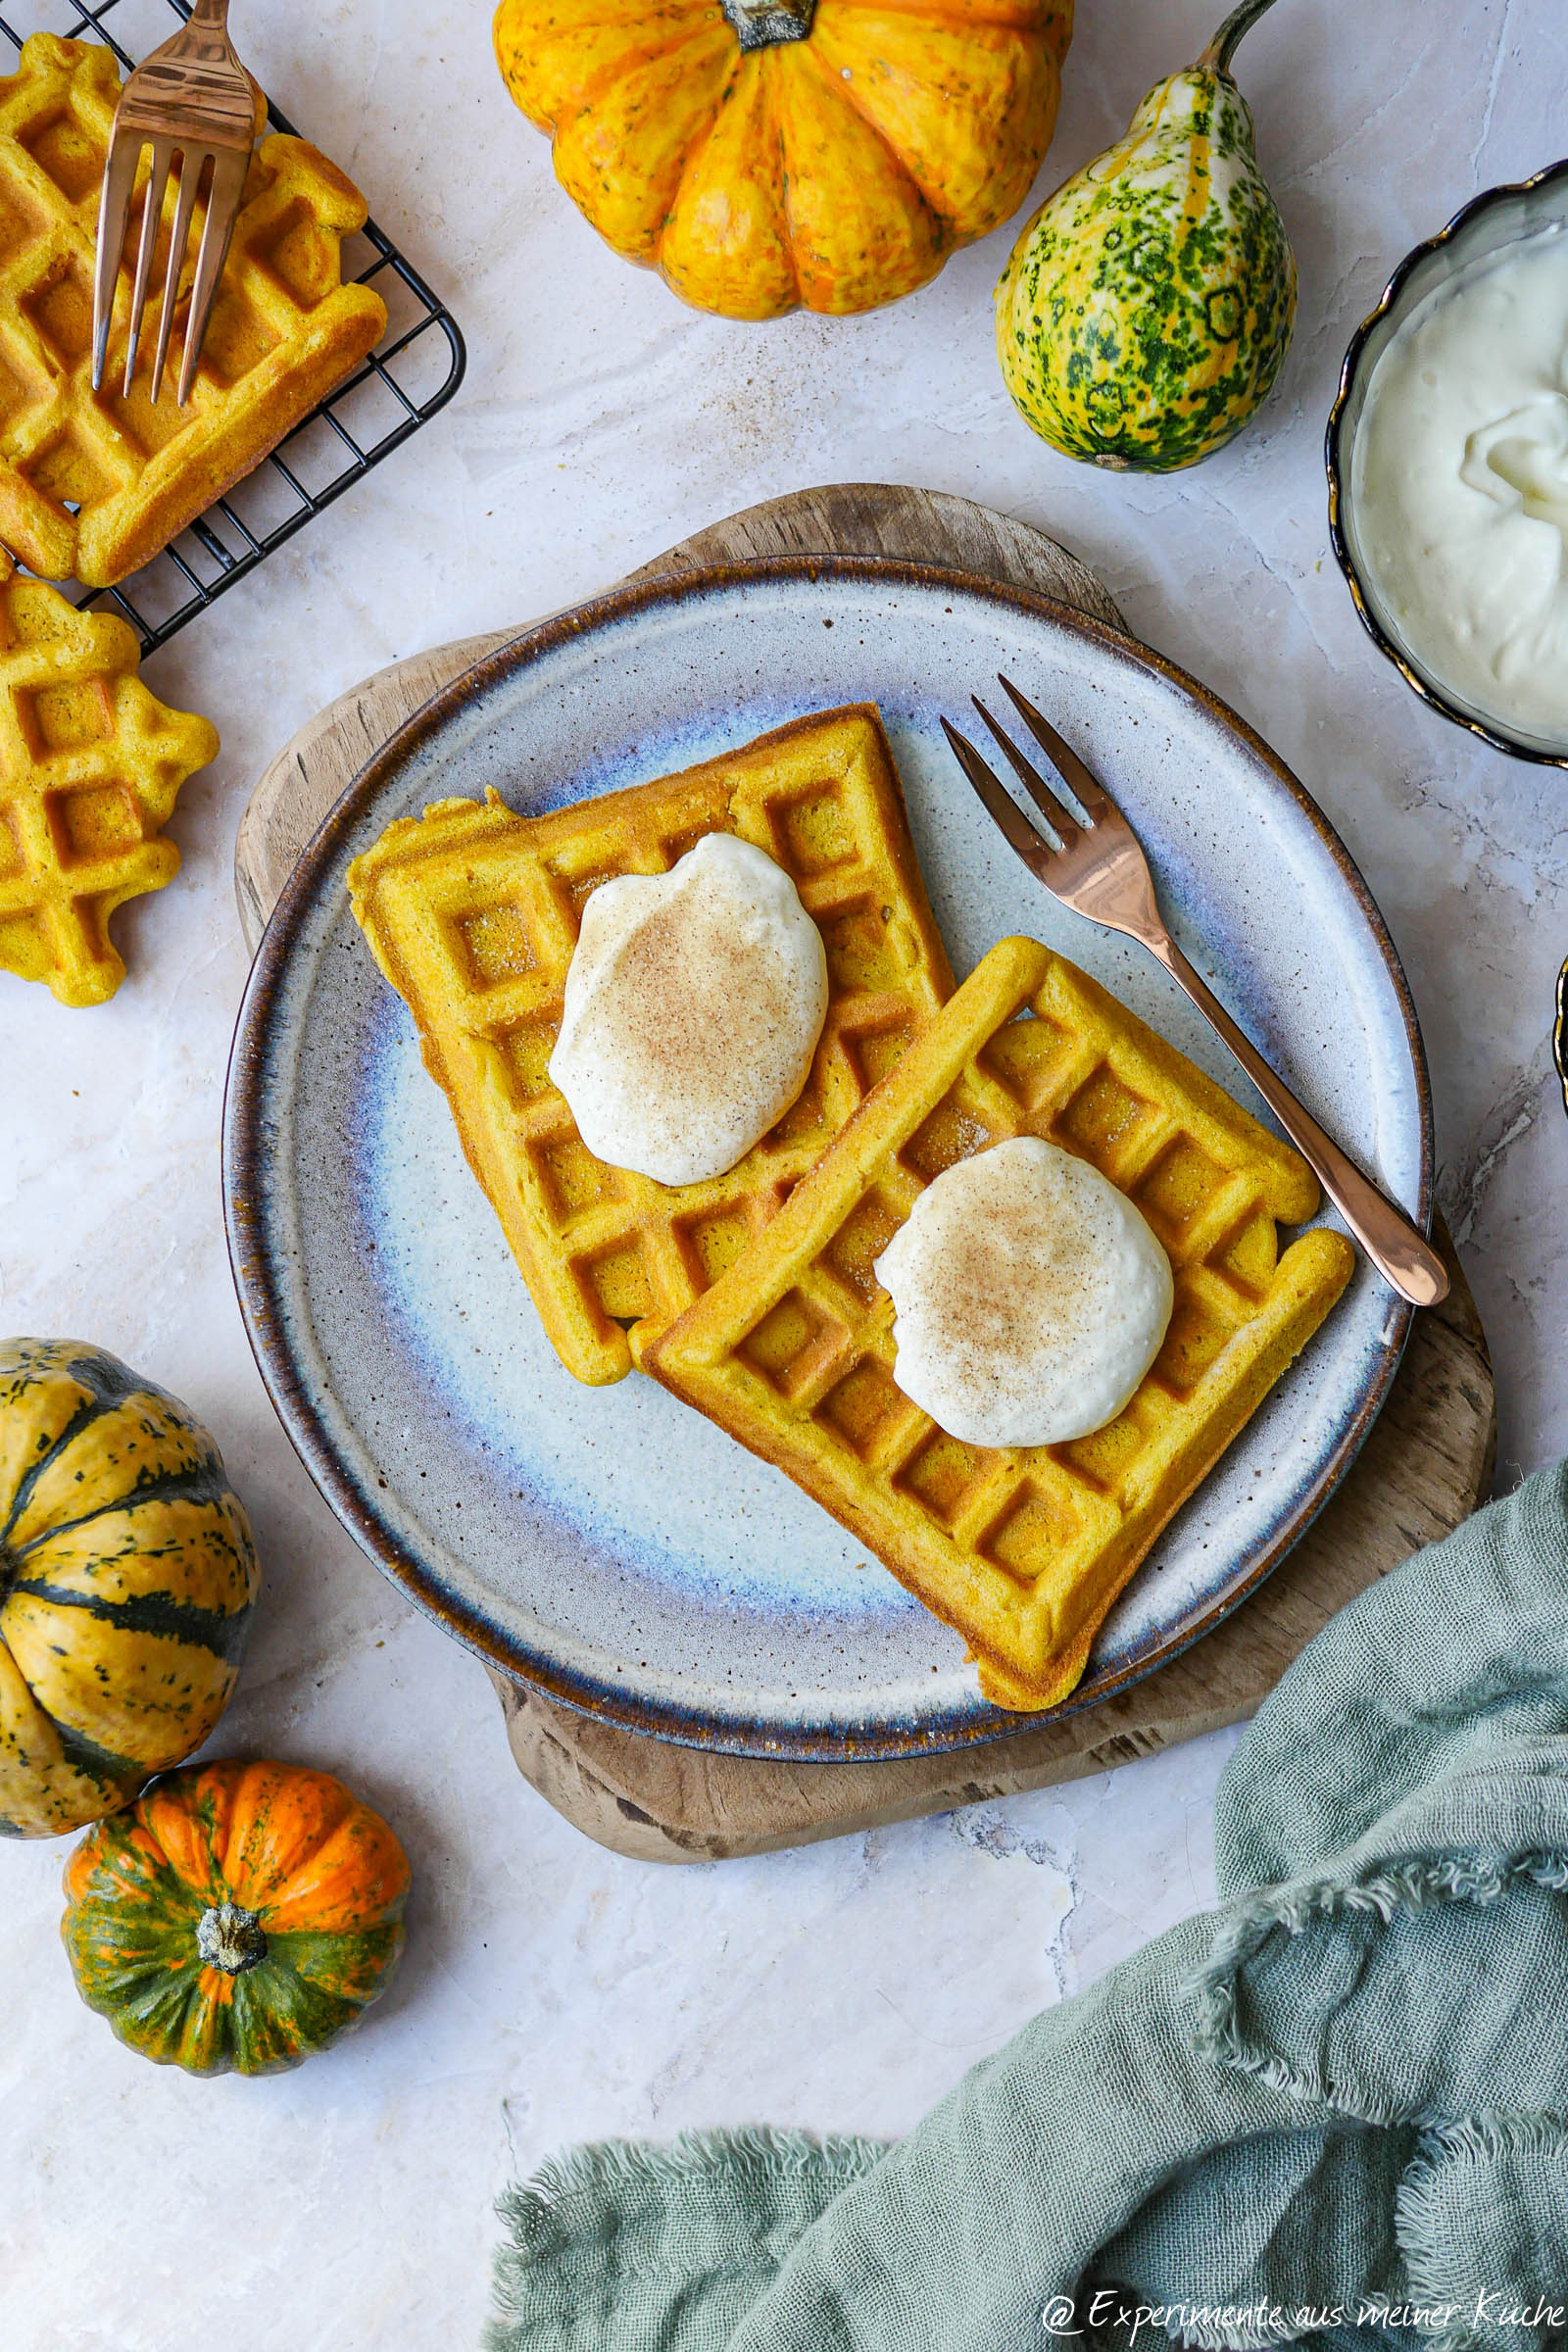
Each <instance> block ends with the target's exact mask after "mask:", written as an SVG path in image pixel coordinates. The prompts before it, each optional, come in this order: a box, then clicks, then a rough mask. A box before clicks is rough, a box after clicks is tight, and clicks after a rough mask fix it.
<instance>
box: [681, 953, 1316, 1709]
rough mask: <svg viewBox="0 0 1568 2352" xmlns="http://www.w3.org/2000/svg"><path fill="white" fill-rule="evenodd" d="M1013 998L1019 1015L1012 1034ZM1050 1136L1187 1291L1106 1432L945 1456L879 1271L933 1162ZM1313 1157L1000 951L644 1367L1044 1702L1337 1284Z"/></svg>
mask: <svg viewBox="0 0 1568 2352" xmlns="http://www.w3.org/2000/svg"><path fill="white" fill-rule="evenodd" d="M1025 1006H1027V1007H1028V1010H1029V1013H1030V1014H1032V1016H1033V1017H1023V1018H1019V1017H1016V1016H1018V1015H1019V1014H1020V1013H1021V1012H1022V1011H1023V1008H1024V1007H1025ZM1016 1135H1038V1136H1046V1137H1049V1138H1050V1140H1051V1141H1052V1142H1053V1143H1055V1144H1058V1145H1060V1146H1061V1147H1062V1148H1063V1149H1064V1150H1065V1151H1069V1152H1076V1153H1077V1154H1078V1155H1079V1156H1080V1157H1081V1158H1084V1159H1087V1160H1089V1161H1090V1162H1091V1163H1092V1164H1093V1165H1094V1166H1095V1167H1097V1168H1099V1169H1100V1170H1101V1171H1102V1173H1103V1174H1104V1175H1105V1176H1108V1177H1109V1178H1110V1180H1111V1182H1112V1183H1113V1184H1116V1185H1118V1186H1119V1187H1120V1188H1121V1190H1122V1191H1123V1192H1125V1193H1126V1194H1128V1195H1129V1196H1130V1198H1131V1199H1132V1200H1133V1201H1136V1202H1137V1204H1138V1206H1139V1208H1140V1209H1141V1210H1142V1211H1143V1213H1144V1215H1145V1216H1146V1217H1147V1218H1148V1220H1149V1222H1150V1224H1151V1226H1152V1229H1153V1231H1154V1233H1155V1234H1156V1235H1157V1236H1158V1238H1159V1240H1160V1242H1161V1243H1162V1244H1163V1246H1164V1248H1165V1250H1166V1251H1167V1253H1168V1255H1169V1257H1170V1260H1171V1268H1172V1272H1173V1274H1174V1277H1175V1306H1174V1311H1173V1313H1172V1316H1171V1322H1170V1327H1169V1330H1168V1332H1167V1334H1166V1337H1165V1341H1164V1345H1163V1346H1162V1348H1160V1351H1159V1354H1158V1355H1157V1357H1156V1358H1155V1360H1154V1363H1153V1365H1152V1368H1151V1370H1150V1371H1149V1373H1148V1374H1147V1375H1146V1377H1145V1379H1144V1381H1143V1382H1142V1384H1141V1386H1140V1387H1139V1388H1138V1389H1137V1390H1136V1391H1135V1392H1134V1395H1133V1397H1132V1398H1131V1401H1130V1402H1129V1403H1128V1405H1127V1406H1126V1408H1125V1410H1124V1411H1123V1412H1122V1413H1121V1414H1120V1415H1119V1416H1118V1417H1117V1419H1116V1420H1114V1421H1112V1422H1111V1423H1109V1424H1108V1426H1107V1427H1105V1428H1104V1429H1102V1430H1099V1431H1097V1432H1096V1433H1095V1434H1094V1435H1093V1436H1091V1437H1087V1438H1079V1439H1076V1440H1075V1441H1073V1442H1072V1443H1071V1444H1068V1445H1059V1446H1031V1447H1024V1448H1018V1449H1014V1450H1006V1451H1004V1450H988V1449H982V1448H979V1447H975V1446H963V1445H960V1444H959V1443H958V1442H957V1440H956V1439H954V1438H951V1437H949V1436H947V1435H946V1434H945V1433H944V1432H943V1431H942V1430H940V1429H939V1428H937V1426H936V1424H935V1423H934V1422H933V1421H931V1420H930V1419H929V1418H928V1417H927V1416H926V1415H925V1414H924V1413H922V1412H921V1411H920V1410H919V1408H918V1407H917V1406H916V1405H914V1404H912V1403H911V1402H910V1401H909V1399H908V1398H907V1397H905V1396H904V1395H903V1394H902V1392H901V1391H900V1390H899V1389H898V1388H897V1387H896V1386H895V1385H894V1380H893V1365H894V1347H893V1338H892V1323H893V1305H892V1300H891V1299H889V1298H888V1296H887V1294H886V1292H884V1291H883V1290H882V1289H881V1288H880V1286H879V1285H878V1283H877V1280H876V1277H875V1274H874V1272H873V1270H872V1269H873V1264H874V1261H875V1259H876V1258H877V1257H878V1256H879V1255H880V1254H881V1252H882V1250H884V1249H885V1248H886V1246H887V1244H888V1242H889V1241H890V1240H891V1238H892V1236H893V1234H894V1233H895V1232H896V1231H897V1230H898V1228H899V1227H900V1225H901V1224H902V1223H903V1221H904V1219H905V1217H906V1216H907V1214H908V1211H909V1208H910V1206H911V1204H912V1203H913V1201H915V1199H916V1198H917V1197H918V1195H919V1194H920V1192H921V1191H922V1189H923V1188H924V1187H925V1186H926V1185H927V1184H929V1183H930V1182H931V1181H932V1179H933V1178H934V1177H935V1176H937V1175H938V1174H939V1173H940V1172H941V1170H942V1169H944V1168H946V1167H949V1166H951V1165H952V1164H953V1163H954V1162H955V1161H956V1160H958V1159H963V1158H966V1157H967V1156H968V1155H969V1154H970V1153H971V1152H979V1151H983V1150H984V1149H985V1148H986V1147H987V1146H988V1145H990V1144H994V1143H1000V1142H1002V1141H1004V1140H1005V1138H1007V1137H1010V1136H1016ZM1317 1205H1318V1188H1317V1184H1316V1180H1315V1179H1314V1177H1313V1176H1312V1173H1311V1171H1310V1169H1309V1168H1308V1167H1307V1165H1306V1163H1305V1161H1304V1160H1302V1159H1300V1158H1299V1156H1298V1154H1297V1153H1296V1152H1293V1151H1292V1150H1291V1149H1290V1148H1289V1146H1288V1145H1285V1144H1282V1143H1280V1142H1278V1141H1276V1139H1275V1138H1274V1137H1273V1136H1271V1135H1269V1134H1268V1133H1267V1132H1266V1131H1265V1130H1264V1129H1263V1128H1262V1127H1260V1126H1259V1125H1258V1124H1257V1122H1256V1121H1255V1120H1253V1119H1251V1118H1250V1117H1249V1116H1248V1114H1247V1113H1246V1112H1245V1111H1244V1110H1242V1109H1241V1108H1239V1106H1238V1105H1237V1104H1236V1103H1232V1102H1231V1100H1230V1099H1229V1097H1228V1096H1227V1095H1225V1094H1223V1093H1222V1092H1221V1090H1220V1089H1219V1088H1218V1087H1217V1086H1215V1085H1213V1084H1212V1082H1211V1081H1210V1080H1209V1079H1207V1078H1205V1077H1204V1076H1203V1075H1202V1073H1201V1071H1200V1070H1197V1069H1195V1068H1194V1067H1193V1065H1192V1063H1191V1062H1189V1061H1188V1060H1186V1059H1185V1057H1184V1056H1183V1055H1182V1054H1178V1053H1176V1051H1175V1050H1174V1048H1172V1047H1170V1046H1168V1045H1166V1044H1165V1043H1164V1041H1163V1040H1162V1039H1160V1038H1158V1037H1156V1036H1154V1034H1153V1033H1152V1030H1150V1029H1148V1028H1146V1027H1145V1025H1144V1023H1143V1022H1142V1021H1140V1020H1138V1019H1136V1018H1135V1017H1134V1015H1133V1014H1131V1013H1130V1012H1127V1011H1126V1010H1124V1009H1123V1007H1122V1006H1121V1005H1118V1004H1117V1003H1116V1002H1115V1000H1114V998H1112V997H1109V996H1107V995H1106V994H1105V992H1104V990H1103V989H1102V988H1100V987H1099V986H1098V985H1097V984H1096V983H1095V982H1094V981H1093V980H1091V979H1089V978H1088V977H1087V975H1086V974H1084V973H1083V972H1080V971H1078V970H1076V969H1075V968H1074V966H1073V965H1072V964H1070V963H1067V962H1065V961H1064V960H1063V959H1062V958H1061V957H1060V956H1054V955H1052V954H1051V953H1050V951H1049V950H1048V949H1046V948H1043V947H1039V946H1037V945H1036V944H1035V942H1034V941H1032V940H1026V939H1009V940H1004V941H1003V943H1002V945H1001V946H1000V947H998V948H994V949H993V950H992V952H991V954H990V955H989V956H987V957H986V958H985V960H984V962H983V963H981V964H980V965H979V966H978V968H977V969H976V970H975V971H974V972H973V973H971V975H970V977H969V978H968V979H967V980H966V981H965V982H964V984H963V986H962V987H961V988H960V989H959V990H958V992H957V994H956V996H955V997H954V998H953V1000H952V1002H951V1003H950V1004H949V1005H948V1006H947V1008H946V1010H945V1011H944V1012H942V1013H941V1014H940V1015H939V1017H938V1018H937V1020H936V1021H935V1022H933V1023H932V1025H931V1026H930V1027H929V1028H928V1029H927V1030H926V1031H925V1033H924V1035H923V1036H922V1037H920V1038H919V1039H917V1040H916V1041H915V1042H914V1043H913V1044H912V1045H911V1047H910V1048H909V1051H908V1052H907V1054H905V1056H904V1058H903V1059H902V1060H901V1061H900V1063H899V1064H898V1066H897V1068H896V1069H894V1070H893V1071H892V1072H891V1073H890V1074H889V1076H888V1077H887V1078H885V1079H884V1080H883V1082H882V1084H881V1085H880V1086H879V1087H878V1088H877V1089H876V1091H875V1093H874V1094H873V1095H872V1096H871V1097H870V1099H869V1100H868V1101H867V1103H865V1105H864V1107H863V1108H862V1109H861V1110H860V1112H859V1113H858V1116H857V1117H856V1119H855V1120H854V1121H853V1123H852V1124H851V1125H850V1126H849V1128H847V1129H846V1131H845V1132H844V1133H843V1134H842V1135H841V1136H840V1137H839V1138H838V1140H837V1141H836V1142H835V1143H834V1144H833V1145H832V1147H831V1148H830V1150H829V1151H828V1152H827V1153H826V1154H825V1156H824V1157H823V1159H822V1161H821V1164H820V1165H819V1166H818V1167H817V1168H816V1169H814V1170H813V1171H812V1173H811V1174H810V1175H809V1176H808V1177H807V1178H806V1179H805V1181H804V1182H803V1183H802V1184H800V1185H799V1186H798V1187H797V1189H796V1191H795V1192H794V1193H793V1194H792V1195H791V1197H790V1199H789V1201H788V1202H787V1203H786V1205H785V1206H784V1208H783V1209H782V1210H781V1211H780V1213H779V1215H778V1216H777V1217H776V1218H774V1220H773V1222H772V1223H771V1224H770V1225H769V1226H768V1228H767V1230H766V1231H765V1233H763V1234H762V1235H760V1237H759V1239H758V1240H757V1241H756V1242H755V1243H754V1244H753V1246H752V1248H751V1250H749V1251H748V1252H747V1254H746V1256H745V1257H744V1258H742V1259H741V1260H740V1262H739V1263H738V1264H736V1265H735V1266H734V1267H733V1268H732V1269H731V1270H730V1271H729V1272H728V1273H727V1274H725V1275H724V1277H723V1278H722V1280H720V1281H718V1282H716V1283H715V1284H714V1285H713V1286H712V1288H711V1290H709V1291H708V1292H707V1294H706V1295H705V1296H704V1297H703V1298H702V1299H699V1300H698V1301H697V1302H696V1304H695V1305H694V1306H693V1307H692V1308H691V1309H690V1310H689V1311H688V1312H687V1313H686V1314H685V1315H684V1316H683V1317H682V1318H681V1320H680V1321H679V1322H678V1323H677V1324H675V1325H674V1326H673V1328H671V1329H670V1330H668V1331H666V1332H665V1333H664V1334H663V1335H662V1338H661V1339H660V1340H659V1341H658V1342H657V1344H656V1345H655V1346H654V1347H653V1348H650V1349H649V1350H648V1351H647V1354H646V1356H645V1358H644V1363H645V1369H647V1370H648V1371H650V1372H652V1373H653V1374H654V1375H655V1377H656V1378H657V1379H659V1380H661V1381H662V1382H663V1383H664V1385H665V1386H666V1387H667V1388H670V1389H672V1390H674V1392H675V1393H676V1395H677V1396H680V1397H684V1398H685V1399H686V1400H687V1402H688V1403H691V1404H694V1405H696V1406H698V1407H699V1408H700V1410H702V1411H703V1412H705V1413H706V1414H708V1416H709V1417H710V1419H711V1420H713V1421H716V1422H718V1423H719V1424H720V1426H721V1427H723V1428H724V1429H727V1430H728V1431H729V1432H730V1433H731V1435H732V1436H734V1437H736V1438H738V1439H739V1440H740V1441H741V1443H742V1445H744V1446H749V1447H750V1448H751V1450H752V1451H753V1452H754V1453H758V1454H760V1455H761V1456H762V1457H763V1458H764V1459H765V1460H767V1461H770V1462H774V1463H776V1464H777V1465H778V1467H779V1468H780V1469H782V1470H784V1471H785V1472H787V1473H788V1475H789V1476H790V1477H791V1478H793V1479H794V1480H795V1482H796V1483H797V1485H799V1486H802V1487H804V1488H805V1489H806V1491H807V1493H808V1494H809V1495H814V1496H815V1497H816V1499H817V1500H818V1501H819V1502H820V1503H822V1504H824V1505H825V1507H826V1508H827V1509H828V1510H829V1511H831V1512H832V1514H833V1516H834V1517H835V1518H836V1519H839V1520H841V1521H842V1522H843V1523H844V1525H845V1526H846V1527H848V1528H850V1529H851V1530H852V1531H853V1533H854V1534H855V1535H856V1536H858V1538H859V1539H860V1541H861V1542H862V1543H864V1544H867V1545H868V1547H869V1548H870V1549H871V1550H872V1551H874V1552H875V1553H876V1554H877V1556H878V1557H879V1558H880V1559H882V1560H884V1561H885V1562H886V1563H887V1565H888V1567H889V1568H891V1569H892V1571H893V1573H894V1575H895V1576H897V1577H898V1578H899V1580H900V1582H901V1583H903V1584H905V1585H907V1587H908V1588H909V1590H910V1591H911V1592H913V1593H916V1594H917V1595H918V1597H919V1598H920V1599H921V1600H922V1601H924V1603H925V1605H926V1606H927V1607H928V1608H929V1609H931V1610H933V1611H934V1612H935V1613H936V1615H937V1616H939V1617H941V1618H944V1619H945V1620H946V1621H947V1623H948V1624H950V1625H952V1626H955V1627H956V1629H957V1630H958V1632H959V1633H961V1634H962V1635H963V1636H964V1638H965V1640H966V1641H967V1642H968V1643H969V1646H970V1650H971V1652H972V1654H973V1655H974V1656H975V1657H977V1659H978V1661H979V1666H980V1681H981V1685H982V1688H983V1689H984V1690H985V1691H986V1693H987V1695H988V1696H989V1697H991V1698H992V1699H994V1700H995V1701H996V1702H997V1703H998V1704H999V1705H1001V1706H1005V1707H1011V1708H1016V1709H1020V1710H1029V1709H1035V1708H1041V1707H1050V1706H1054V1705H1055V1704H1056V1703H1057V1702H1058V1701H1060V1700H1061V1699H1063V1698H1065V1697H1066V1696H1067V1694H1068V1692H1069V1691H1071V1690H1072V1688H1073V1686H1074V1685H1075V1684H1076V1683H1077V1681H1078V1680H1079V1678H1080V1676H1081V1675H1082V1673H1083V1671H1084V1667H1085V1665H1086V1663H1087V1661H1088V1656H1089V1646H1090V1643H1091V1642H1092V1641H1093V1639H1094V1636H1095V1634H1096V1632H1097V1630H1098V1629H1099V1626H1100V1624H1101V1622H1102V1620H1103V1617H1104V1615H1105V1612H1106V1610H1107V1609H1108V1608H1109V1607H1110V1604H1111V1602H1112V1601H1113V1600H1114V1599H1115V1597H1116V1595H1117V1593H1120V1591H1121V1589H1122V1587H1123V1586H1124V1585H1125V1584H1126V1582H1127V1580H1128V1578H1129V1577H1130V1576H1131V1575H1132V1573H1133V1570H1134V1569H1135V1568H1136V1567H1137V1565H1138V1563H1139V1561H1140V1560H1141V1559H1142V1558H1143V1557H1144V1555H1145V1553H1146V1552H1147V1551H1148V1550H1149V1548H1150V1546H1151V1544H1152V1543H1153V1541H1154V1539H1155V1537H1156V1536H1157V1535H1158V1534H1159V1532H1160V1530H1161V1528H1163V1527H1164V1526H1165V1524H1166V1522H1167V1521H1168V1520H1169V1519H1170V1518H1171V1517H1172V1515H1173V1513H1174V1512H1175V1511H1176V1510H1177V1508H1178V1507H1179V1506H1180V1504H1181V1503H1182V1502H1184V1501H1185V1500H1186V1498H1187V1496H1188V1495H1190V1494H1191V1493H1192V1491H1193V1489H1194V1488H1195V1487H1196V1486H1197V1485H1198V1483H1199V1481H1200V1480H1201V1478H1202V1477H1204V1475H1205V1474H1206V1473H1207V1472H1208V1471H1209V1470H1210V1469H1211V1468H1212V1467H1213V1465H1214V1463H1215V1462H1216V1461H1217V1460H1218V1459H1219V1456H1220V1455H1221V1453H1223V1451H1224V1449H1225V1447H1226V1446H1228V1445H1229V1444H1230V1442H1231V1440H1232V1439H1233V1438H1234V1437H1235V1436H1236V1434H1237V1432H1238V1431H1239V1430H1240V1429H1241V1428H1242V1426H1243V1424H1244V1423H1245V1422H1246V1420H1247V1419H1248V1416H1249V1415H1250V1413H1251V1412H1252V1411H1254V1409H1255V1408H1256V1406H1257V1405H1258V1404H1259V1403H1260V1402H1261V1400H1262V1398H1263V1397H1264V1396H1265V1395H1266V1394H1267V1392H1268V1390H1269V1389H1270V1388H1271V1387H1272V1386H1273V1384H1274V1382H1275V1381H1276V1380H1278V1378H1279V1377H1280V1375H1281V1373H1282V1372H1283V1371H1284V1370H1285V1368H1286V1366H1287V1365H1288V1364H1289V1363H1290V1362H1291V1360H1292V1358H1293V1357H1294V1356H1295V1355H1296V1354H1297V1353H1298V1351H1299V1349H1300V1348H1301V1347H1302V1346H1303V1345H1304V1344H1305V1342H1306V1341H1307V1340H1308V1339H1309V1338H1310V1336H1311V1334H1312V1333H1313V1332H1314V1331H1315V1330H1316V1328H1317V1326H1318V1324H1319V1323H1320V1322H1321V1321H1322V1320H1323V1317H1324V1316H1325V1315H1326V1314H1327V1313H1328V1311H1329V1308H1330V1307H1331V1306H1332V1305H1333V1304H1334V1301H1335V1299H1337V1298H1338V1297H1339V1295H1340V1293H1341V1292H1342V1291H1343V1289H1344V1288H1345V1285H1346V1283H1347V1281H1348V1279H1349V1275H1350V1271H1351V1268H1352V1266H1353V1264H1354V1262H1355V1261H1354V1252H1353V1250H1351V1247H1350V1245H1349V1243H1348V1241H1347V1240H1346V1239H1345V1238H1344V1236H1343V1235H1341V1234H1339V1233H1335V1232H1330V1231H1326V1230H1314V1231H1312V1232H1310V1233H1306V1234H1303V1235H1301V1236H1300V1237H1299V1239H1298V1240H1297V1241H1296V1242H1295V1243H1293V1245H1292V1246H1291V1247H1290V1249H1288V1250H1286V1251H1285V1253H1284V1255H1283V1256H1280V1255H1279V1254H1278V1237H1277V1233H1276V1226H1277V1225H1281V1224H1284V1225H1295V1224H1299V1222H1300V1221H1301V1220H1302V1218H1304V1217H1308V1216H1310V1215H1311V1214H1312V1213H1313V1212H1314V1211H1315V1209H1316V1208H1317Z"/></svg>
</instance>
